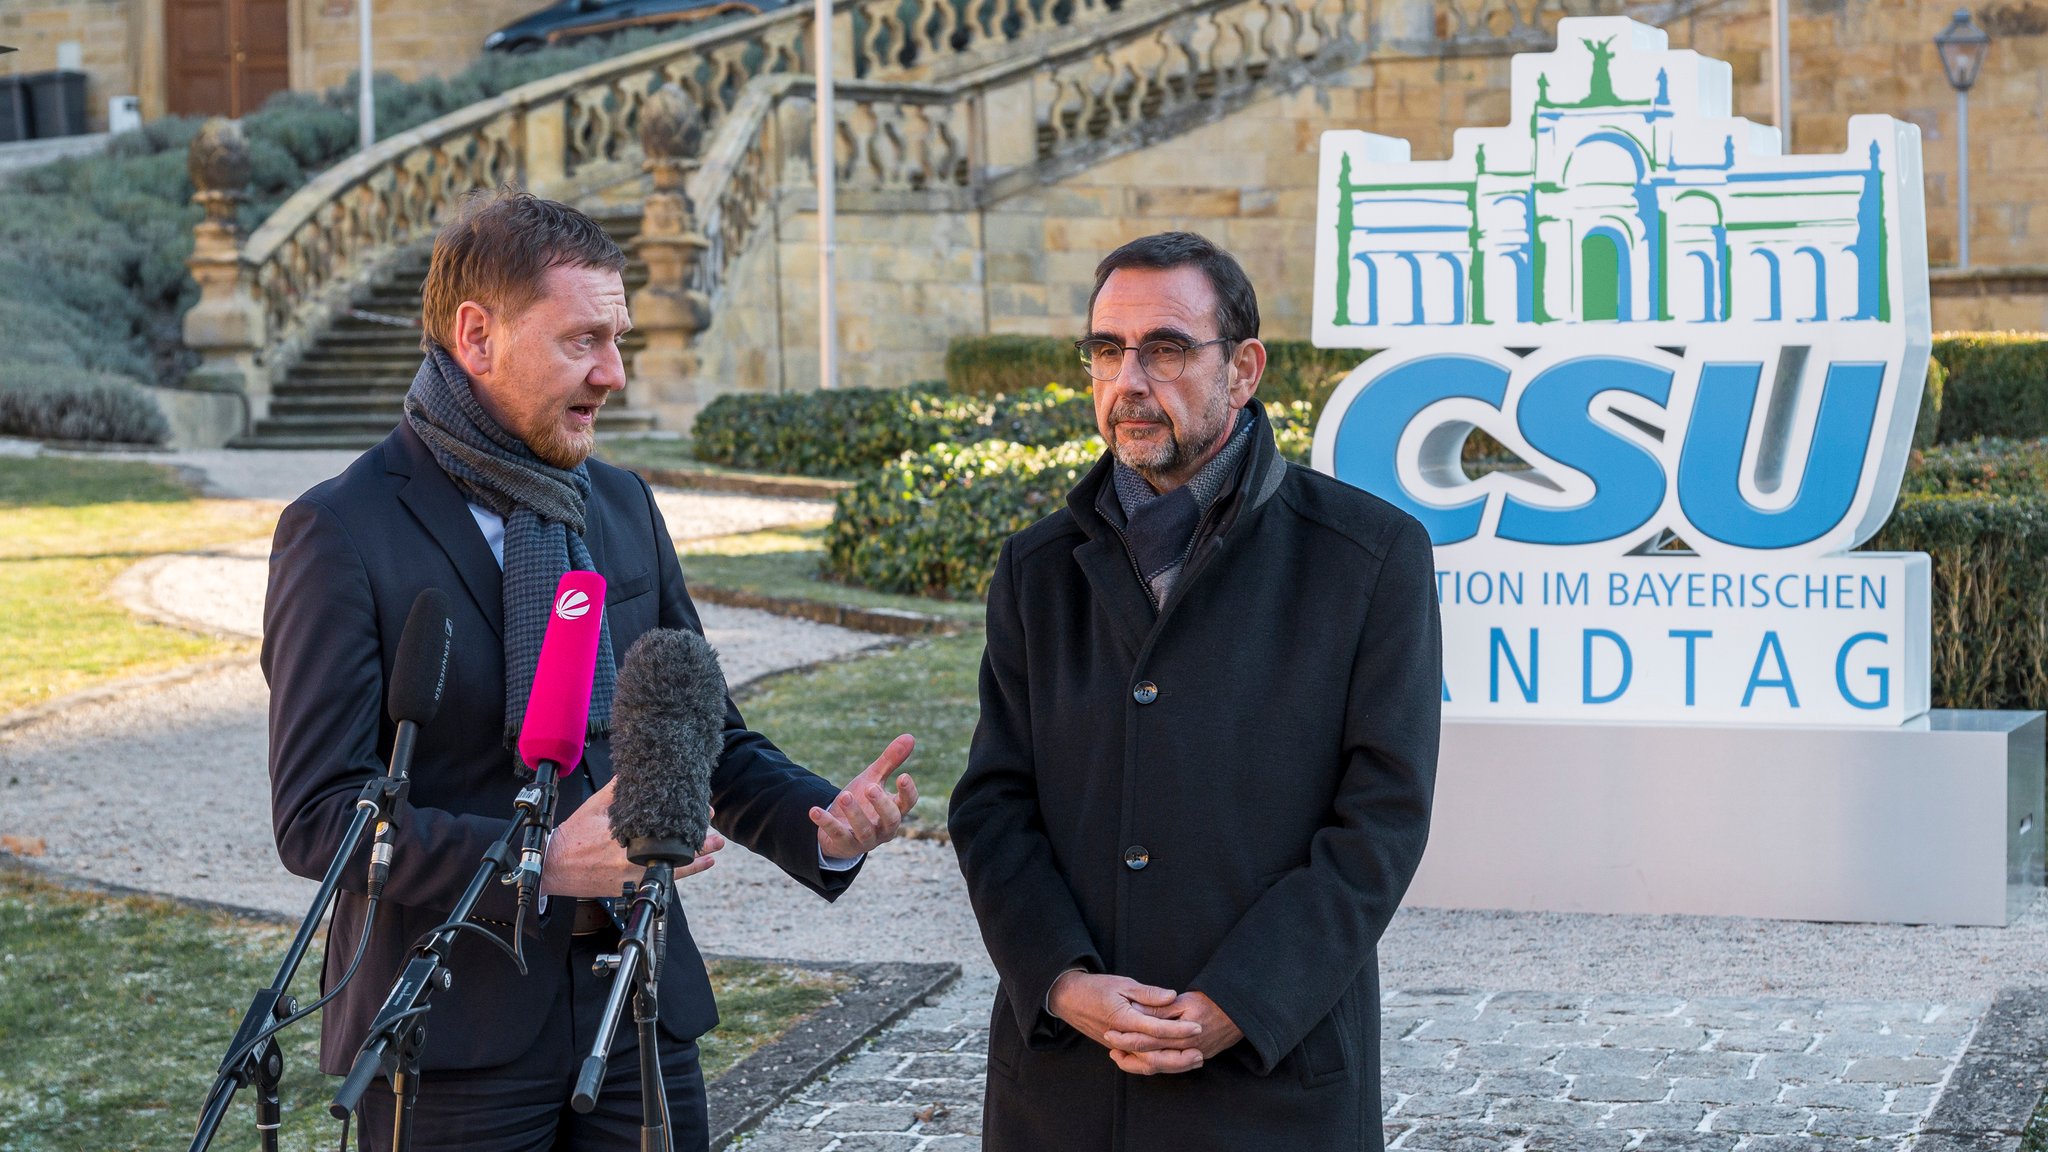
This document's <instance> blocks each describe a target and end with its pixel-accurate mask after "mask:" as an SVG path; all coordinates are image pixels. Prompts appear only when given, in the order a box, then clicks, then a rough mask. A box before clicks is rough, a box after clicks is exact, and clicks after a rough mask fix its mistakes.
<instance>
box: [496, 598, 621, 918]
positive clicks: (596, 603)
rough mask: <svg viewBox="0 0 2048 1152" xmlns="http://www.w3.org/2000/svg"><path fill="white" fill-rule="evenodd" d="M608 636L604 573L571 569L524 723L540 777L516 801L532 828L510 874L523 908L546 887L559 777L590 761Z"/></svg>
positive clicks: (524, 743) (526, 754)
mask: <svg viewBox="0 0 2048 1152" xmlns="http://www.w3.org/2000/svg"><path fill="white" fill-rule="evenodd" d="M603 635H604V577H602V576H600V575H598V574H597V573H595V572H576V571H570V572H565V573H563V574H562V580H561V583H559V584H557V585H555V603H554V607H553V608H552V609H550V610H549V613H548V630H547V634H546V635H545V636H543V637H542V638H541V642H540V659H539V660H538V661H537V662H536V663H535V665H534V670H533V690H532V691H531V692H530V693H528V694H527V697H526V716H525V718H524V719H523V720H521V721H520V724H519V745H518V747H519V759H520V760H521V761H523V762H524V763H525V764H526V766H527V767H529V768H531V769H532V770H533V774H534V783H532V784H529V785H527V786H526V787H524V788H522V789H520V790H519V798H518V800H517V801H516V803H517V806H518V807H519V810H520V812H521V818H522V819H523V820H524V821H525V822H526V831H525V833H524V836H523V839H522V841H521V845H520V849H519V867H518V869H517V870H515V871H514V872H513V873H512V875H511V876H509V877H507V879H508V880H510V881H512V882H513V883H515V884H517V885H518V886H519V903H520V906H521V907H526V906H528V905H530V904H531V902H532V900H533V897H534V895H535V894H536V893H537V892H539V891H540V870H541V858H542V856H543V855H544V854H545V852H546V848H547V834H548V826H549V825H550V824H552V823H553V820H554V804H555V780H556V778H558V777H561V776H566V775H568V774H569V773H571V772H573V771H575V770H576V765H577V764H578V763H580V762H582V760H583V740H584V737H585V735H586V733H587V732H588V731H589V728H590V687H591V679H592V677H593V676H594V675H595V674H596V672H597V651H598V644H599V641H600V640H601V639H602V637H603Z"/></svg>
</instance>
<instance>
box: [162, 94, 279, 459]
mask: <svg viewBox="0 0 2048 1152" xmlns="http://www.w3.org/2000/svg"><path fill="white" fill-rule="evenodd" d="M186 167H187V170H188V171H189V172H190V173H191V176H192V186H193V187H194V188H196V189H197V191H196V192H194V193H193V195H192V201H193V203H195V204H198V205H199V206H200V207H201V208H202V209H204V210H205V212H206V218H205V219H204V220H202V221H200V223H199V225H198V226H197V227H195V228H194V229H193V230H192V236H193V239H192V258H191V259H190V260H188V261H186V263H185V266H186V267H187V268H190V269H191V270H192V278H193V279H194V280H196V281H198V282H199V303H197V304H195V305H193V307H192V310H191V311H190V312H187V313H185V346H186V347H187V348H190V349H192V350H193V351H194V352H197V353H198V354H199V366H198V367H196V368H194V369H193V370H192V371H191V372H189V373H187V374H186V376H185V380H184V384H183V386H184V387H185V388H187V389H191V390H194V391H203V392H234V393H239V394H240V395H241V396H243V397H244V398H245V399H246V400H247V413H246V415H247V419H248V420H249V421H252V422H253V421H255V420H257V419H260V418H262V417H263V416H264V415H265V414H267V413H268V411H269V408H270V378H269V374H268V373H267V372H266V371H265V370H264V369H263V367H262V366H261V364H260V363H259V362H258V361H259V357H260V356H261V353H262V351H263V346H264V337H265V322H264V311H263V306H262V304H261V303H260V302H259V301H258V300H257V297H256V290H255V270H254V269H253V268H251V267H250V266H249V264H248V262H247V261H245V260H243V258H242V243H241V233H240V230H239V229H238V228H237V227H236V226H235V208H236V206H237V205H239V204H240V203H241V202H242V200H243V198H244V189H246V188H247V187H248V185H249V145H248V143H247V141H245V140H244V139H243V138H242V126H241V125H240V124H239V123H237V122H235V121H233V120H223V119H220V118H219V117H215V118H214V119H211V120H208V121H207V122H206V123H205V124H204V125H203V126H202V127H201V128H200V129H199V134H198V135H197V136H194V137H193V138H192V145H191V148H190V150H189V151H188V153H187V155H186ZM245 430H246V429H245Z"/></svg>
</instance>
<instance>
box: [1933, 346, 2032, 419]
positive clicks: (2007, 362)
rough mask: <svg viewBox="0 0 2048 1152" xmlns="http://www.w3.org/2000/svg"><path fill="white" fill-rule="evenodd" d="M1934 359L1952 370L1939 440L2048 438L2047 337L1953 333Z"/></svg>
mask: <svg viewBox="0 0 2048 1152" xmlns="http://www.w3.org/2000/svg"><path fill="white" fill-rule="evenodd" d="M1934 358H1935V359H1936V360H1938V361H1940V362H1941V366H1942V367H1943V368H1945V369H1947V370H1948V381H1947V387H1946V388H1945V389H1944V390H1943V396H1942V404H1941V425H1940V431H1939V435H1938V437H1937V439H1939V440H1942V441H1958V440H1973V439H1976V438H1978V437H1982V436H2005V437H2013V438H2017V439H2028V440H2030V439H2034V438H2036V437H2041V436H2048V336H2043V335H2042V334H2041V333H2028V332H1952V333H1948V334H1946V335H1943V336H1939V337H1937V338H1936V339H1935V341H1934Z"/></svg>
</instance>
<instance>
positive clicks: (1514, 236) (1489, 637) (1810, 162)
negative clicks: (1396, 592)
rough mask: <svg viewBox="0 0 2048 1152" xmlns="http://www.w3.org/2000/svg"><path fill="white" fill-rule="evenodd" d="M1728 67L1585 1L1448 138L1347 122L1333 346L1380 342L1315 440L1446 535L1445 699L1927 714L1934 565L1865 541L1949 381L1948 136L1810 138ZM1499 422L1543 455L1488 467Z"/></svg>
mask: <svg viewBox="0 0 2048 1152" xmlns="http://www.w3.org/2000/svg"><path fill="white" fill-rule="evenodd" d="M1729 91H1730V72H1729V69H1728V66H1727V65H1726V64H1724V63H1722V62H1720V61H1715V60H1711V59H1707V58H1704V57H1701V56H1699V55H1697V54H1695V53H1692V52H1682V51H1681V52H1674V51H1669V50H1667V49H1666V41H1665V37H1664V34H1663V33H1662V32H1660V31H1658V30H1656V29H1653V28H1648V27H1645V26H1643V25H1640V24H1637V23H1635V22H1633V21H1631V20H1627V19H1619V18H1601V19H1566V20H1563V21H1561V22H1560V24H1559V27H1558V49H1557V50H1556V51H1555V52H1549V53H1539V54H1525V55H1521V56H1517V57H1516V58H1515V59H1514V61H1513V65H1512V91H1511V103H1512V108H1513V119H1512V121H1511V122H1510V124H1509V125H1508V126H1506V127H1503V128H1479V129H1474V128H1465V129H1460V130H1458V132H1457V133H1456V136H1455V142H1454V144H1453V147H1452V155H1451V157H1450V159H1448V160H1441V161H1411V160H1409V158H1408V146H1407V143H1406V142H1405V141H1401V140H1395V139H1390V138H1387V137H1382V136H1374V135H1371V134H1369V133H1365V132H1355V131H1346V132H1329V133H1325V134H1324V136H1323V142H1322V162H1321V177H1320V187H1319V191H1318V227H1317V254H1316V255H1317V259H1316V282H1315V319H1314V335H1315V340H1316V343H1317V344H1319V345H1322V346H1324V347H1349V348H1371V349H1381V350H1382V351H1380V352H1379V353H1378V354H1377V355H1375V356H1373V357H1372V358H1371V359H1369V360H1367V361H1366V362H1365V363H1364V364H1362V365H1360V367H1359V368H1358V369H1357V370H1356V371H1355V372H1353V373H1352V375H1351V376H1350V377H1349V378H1348V379H1347V380H1346V381H1345V382H1344V383H1343V384H1342V385H1341V386H1340V387H1339V388H1338V389H1337V391H1336V393H1335V394H1334V396H1333V397H1332V398H1331V400H1330V402H1329V404H1328V405H1327V406H1326V408H1325V410H1324V413H1323V416H1322V418H1321V422H1320V423H1319V425H1318V427H1317V430H1316V438H1315V450H1314V462H1315V466H1316V467H1317V468H1319V469H1321V470H1323V471H1325V472H1329V473H1331V474H1333V475H1335V476H1337V477H1338V478H1339V479H1343V480H1346V481H1348V482H1350V483H1352V484H1356V485H1358V486H1359V487H1362V488H1365V489H1367V490H1369V491H1371V492H1374V493H1375V494H1377V495H1379V496H1381V497H1383V498H1385V499H1387V500H1389V501H1391V502H1393V503H1394V504H1396V505H1397V506H1399V507H1401V508H1403V509H1405V510H1406V511H1408V512H1410V513H1412V514H1413V515H1415V516H1416V517H1417V518H1418V519H1420V520H1421V521H1422V522H1423V524H1424V525H1426V526H1427V527H1428V529H1429V531H1430V536H1431V539H1432V540H1433V541H1434V542H1435V544H1436V545H1437V558H1438V567H1439V572H1438V591H1439V596H1440V599H1441V600H1442V604H1443V609H1444V622H1445V624H1444V628H1445V643H1446V649H1445V652H1446V655H1445V665H1446V674H1445V684H1444V692H1445V710H1446V712H1447V713H1448V714H1451V715H1469V716H1574V717H1579V718H1592V717H1602V718H1612V719H1699V720H1713V719H1723V720H1724V719H1730V718H1748V719H1755V720H1759V721H1770V722H1776V723H1785V722H1848V723H1866V724H1867V723H1887V724H1896V723H1899V722H1901V721H1903V720H1905V719H1907V718H1909V717H1911V716H1914V715H1917V714H1918V713H1919V712H1922V711H1925V709H1926V706H1927V702H1926V654H1927V636H1926V633H1927V623H1926V597H1927V591H1926V572H1927V568H1926V559H1925V557H1920V556H1896V555H1895V556H1882V555H1875V554H1869V553H1859V554H1856V555H1854V556H1846V555H1843V554H1844V553H1846V552H1848V551H1849V550H1850V549H1853V548H1854V547H1856V546H1857V545H1859V544H1861V543H1863V542H1864V541H1866V540H1868V539H1869V538H1870V536H1871V535H1872V534H1874V533H1875V532H1876V531H1877V530H1878V528H1879V527H1880V526H1882V525H1883V523H1884V521H1885V519H1886V518H1887V517H1888V516H1889V515H1890V513H1891V510H1892V507H1893V505H1894V503H1895V501H1896V499H1897V495H1898V488H1899V481H1900V477H1901V475H1902V474H1903V472H1904V468H1905V463H1906V456H1907V454H1908V451H1909V449H1910V445H1911V440H1912V434H1913V428H1914V424H1915V421H1916V419H1917V416H1918V412H1919V405H1920V398H1921V392H1922V388H1923V384H1924V380H1925V377H1926V370H1927V356H1928V348H1929V331H1928V327H1929V325H1928V311H1927V267H1926V234H1925V225H1924V222H1923V217H1922V208H1921V197H1920V184H1921V176H1920V153H1919V133H1918V129H1916V128H1915V127H1914V126H1913V125H1911V124H1906V123H1902V122H1899V121H1896V120H1893V119H1892V118H1890V117H1888V116H1855V117H1851V118H1850V120H1849V125H1848V147H1847V148H1846V149H1845V150H1844V151H1843V152H1842V153H1840V154H1837V155H1819V156H1789V155H1784V154H1782V153H1781V150H1780V146H1779V145H1780V141H1779V139H1778V135H1777V132H1776V130H1775V129H1772V128H1769V127H1764V126H1759V125H1754V124H1751V123H1749V122H1748V121H1746V120H1742V119H1738V118H1735V117H1732V116H1731V115H1730V114H1729ZM1475 429H1478V430H1483V431H1484V432H1485V433H1487V434H1488V435H1489V436H1491V437H1492V438H1493V439H1494V440H1496V441H1498V442H1499V444H1500V445H1502V446H1503V447H1504V448H1505V449H1506V450H1507V452H1508V453H1509V454H1510V455H1511V456H1512V457H1513V458H1514V459H1513V460H1512V461H1511V462H1508V463H1507V464H1506V466H1503V467H1498V468H1496V469H1495V470H1492V471H1481V470H1479V469H1475V468H1471V467H1469V466H1468V465H1467V463H1466V462H1465V461H1464V460H1463V458H1462V454H1463V449H1464V446H1465V444H1466V442H1467V440H1468V438H1469V437H1470V435H1471V433H1472V432H1473V431H1474V430H1475Z"/></svg>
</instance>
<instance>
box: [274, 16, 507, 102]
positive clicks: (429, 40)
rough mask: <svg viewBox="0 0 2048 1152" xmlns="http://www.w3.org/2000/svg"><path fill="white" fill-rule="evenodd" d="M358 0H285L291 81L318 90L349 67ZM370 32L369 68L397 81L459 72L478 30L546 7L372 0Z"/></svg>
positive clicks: (343, 77) (351, 71) (479, 49)
mask: <svg viewBox="0 0 2048 1152" xmlns="http://www.w3.org/2000/svg"><path fill="white" fill-rule="evenodd" d="M362 2H363V0H293V11H292V16H293V28H292V42H293V60H292V87H294V88H298V89H302V90H305V89H310V90H314V91H321V90H325V89H328V88H332V87H334V86H336V85H338V84H343V83H346V82H347V80H348V78H349V77H350V76H353V75H355V71H356V58H357V56H356V52H357V49H356V36H357V32H356V19H357V15H356V5H357V4H359V3H362ZM375 5H376V6H375V7H373V8H372V9H371V10H370V31H371V34H372V35H373V36H374V37H375V38H376V60H377V63H376V69H377V71H378V72H379V73H380V74H382V73H389V74H391V75H393V76H396V77H398V78H399V79H401V80H418V79H420V78H422V77H425V76H446V75H449V74H451V73H454V72H459V71H461V70H462V69H463V68H465V67H467V66H468V65H469V64H470V63H471V62H472V61H474V60H475V59H476V58H477V57H478V56H479V55H481V54H482V53H483V46H484V37H485V36H488V35H490V34H491V32H493V31H494V30H496V29H498V28H500V27H503V26H504V25H506V24H509V23H511V22H512V21H514V20H516V19H518V18H519V17H521V16H524V15H526V14H528V13H530V12H535V11H538V10H539V9H541V8H544V7H546V6H547V0H464V2H463V3H453V4H451V3H436V2H433V0H375Z"/></svg>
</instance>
